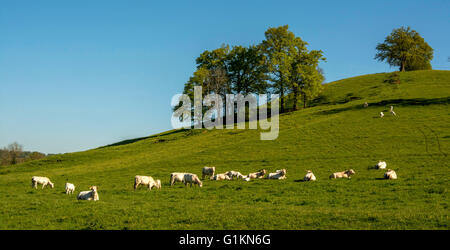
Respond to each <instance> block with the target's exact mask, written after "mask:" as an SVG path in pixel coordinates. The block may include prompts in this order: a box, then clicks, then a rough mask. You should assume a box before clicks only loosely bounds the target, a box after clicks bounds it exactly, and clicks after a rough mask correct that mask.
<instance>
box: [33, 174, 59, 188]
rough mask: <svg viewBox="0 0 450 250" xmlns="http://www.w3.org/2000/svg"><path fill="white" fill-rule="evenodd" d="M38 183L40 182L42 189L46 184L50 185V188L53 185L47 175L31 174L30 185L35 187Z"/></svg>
mask: <svg viewBox="0 0 450 250" xmlns="http://www.w3.org/2000/svg"><path fill="white" fill-rule="evenodd" d="M38 184H42V189H44V188H45V187H46V186H47V185H50V187H52V188H53V187H54V186H55V185H54V184H53V182H51V181H50V179H49V178H47V177H42V176H33V177H32V178H31V186H32V187H34V188H37V186H38Z"/></svg>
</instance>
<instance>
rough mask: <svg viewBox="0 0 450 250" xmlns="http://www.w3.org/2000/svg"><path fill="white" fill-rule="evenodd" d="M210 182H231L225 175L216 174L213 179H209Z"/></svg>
mask: <svg viewBox="0 0 450 250" xmlns="http://www.w3.org/2000/svg"><path fill="white" fill-rule="evenodd" d="M211 180H215V181H221V180H231V178H230V176H228V175H227V174H226V173H225V174H216V175H214V176H213V177H211Z"/></svg>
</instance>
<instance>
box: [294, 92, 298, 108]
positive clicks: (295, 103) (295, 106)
mask: <svg viewBox="0 0 450 250" xmlns="http://www.w3.org/2000/svg"><path fill="white" fill-rule="evenodd" d="M297 100H298V89H297V88H295V89H294V111H295V110H297Z"/></svg>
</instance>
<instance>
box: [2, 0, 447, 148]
mask: <svg viewBox="0 0 450 250" xmlns="http://www.w3.org/2000/svg"><path fill="white" fill-rule="evenodd" d="M449 13H450V1H445V0H441V1H414V0H409V1H378V0H377V1H307V2H300V1H164V2H163V1H154V2H151V1H111V0H109V1H71V2H69V1H20V0H19V1H4V0H3V1H1V5H0V147H3V146H6V145H7V144H9V143H11V142H14V141H17V142H19V143H20V144H22V145H24V148H25V150H36V151H41V152H45V153H63V152H73V151H80V150H86V149H90V148H94V147H98V146H102V145H105V144H110V143H113V142H117V141H120V140H124V139H130V138H135V137H141V136H146V135H150V134H154V133H157V132H162V131H165V130H169V129H171V125H170V117H171V107H170V101H171V98H172V96H173V95H174V94H177V93H179V92H181V91H182V88H183V84H184V83H185V82H186V81H187V80H188V78H189V76H190V75H191V74H192V73H193V71H194V70H195V58H196V57H197V56H198V55H199V54H200V53H201V52H202V51H203V50H206V49H208V50H211V49H215V48H217V47H220V45H221V44H222V43H226V44H230V45H250V44H257V43H259V42H261V41H262V40H263V39H264V31H265V30H266V29H267V28H269V27H276V26H280V25H285V24H288V25H289V28H290V30H291V31H293V32H294V33H295V34H296V35H297V36H300V37H301V38H302V39H303V40H305V41H307V42H308V43H309V44H310V45H309V48H310V49H321V50H323V51H324V54H325V56H326V58H327V62H326V63H323V64H322V65H321V67H322V68H323V69H324V71H325V73H326V78H327V82H330V81H334V80H338V79H342V78H347V77H351V76H356V75H361V74H370V73H377V72H386V71H393V70H396V69H393V68H390V67H389V66H388V65H386V64H385V63H380V62H377V61H375V60H373V57H374V54H375V46H376V44H377V43H379V42H382V41H383V39H384V38H385V37H386V36H387V35H388V34H389V33H390V32H391V31H392V29H393V28H398V27H400V26H406V25H409V26H411V27H412V28H413V29H415V30H417V31H418V32H419V33H420V34H421V35H422V36H423V37H424V38H425V40H426V41H427V42H428V43H429V44H430V45H431V46H432V47H433V48H434V50H435V53H434V59H433V61H432V66H433V68H434V69H444V70H449V69H450V63H449V62H448V57H449V56H450V46H449V44H450V32H449V25H450V15H449Z"/></svg>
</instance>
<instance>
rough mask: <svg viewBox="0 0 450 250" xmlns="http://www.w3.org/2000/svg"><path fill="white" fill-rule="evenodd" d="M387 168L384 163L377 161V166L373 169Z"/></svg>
mask: <svg viewBox="0 0 450 250" xmlns="http://www.w3.org/2000/svg"><path fill="white" fill-rule="evenodd" d="M386 166H387V164H386V162H385V161H378V163H377V165H375V168H377V169H385V168H386Z"/></svg>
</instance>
